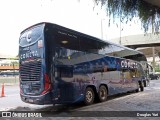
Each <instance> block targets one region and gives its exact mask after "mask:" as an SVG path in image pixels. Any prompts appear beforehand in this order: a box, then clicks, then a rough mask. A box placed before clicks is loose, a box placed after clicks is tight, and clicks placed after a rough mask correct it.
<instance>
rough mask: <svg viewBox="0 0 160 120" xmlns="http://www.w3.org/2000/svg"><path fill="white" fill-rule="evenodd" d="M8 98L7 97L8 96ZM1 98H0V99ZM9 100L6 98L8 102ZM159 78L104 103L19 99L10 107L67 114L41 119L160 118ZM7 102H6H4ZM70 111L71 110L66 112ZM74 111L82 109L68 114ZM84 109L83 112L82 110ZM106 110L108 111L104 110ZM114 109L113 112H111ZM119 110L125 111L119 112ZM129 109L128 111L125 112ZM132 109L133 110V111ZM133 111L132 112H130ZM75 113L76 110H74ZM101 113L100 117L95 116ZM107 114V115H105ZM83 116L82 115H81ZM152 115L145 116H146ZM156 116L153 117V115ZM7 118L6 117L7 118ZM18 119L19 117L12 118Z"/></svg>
mask: <svg viewBox="0 0 160 120" xmlns="http://www.w3.org/2000/svg"><path fill="white" fill-rule="evenodd" d="M8 98H9V97H8ZM1 99H2V98H0V101H1ZM18 99H19V98H18ZM10 101H11V100H8V103H10ZM159 103H160V80H153V81H151V84H150V86H149V87H146V88H145V90H144V92H139V93H127V94H122V95H116V96H112V97H109V99H108V101H106V102H104V103H95V104H93V105H90V106H84V105H83V104H82V103H81V104H76V105H56V106H41V107H38V106H36V105H32V106H29V105H30V104H27V105H28V106H26V105H24V104H20V100H19V101H18V104H17V107H14V108H12V109H11V110H13V111H34V112H38V111H47V113H49V112H52V114H54V113H55V111H56V115H58V116H69V117H50V118H46V117H45V118H41V119H47V120H50V119H57V120H62V119H63V120H64V119H68V120H74V119H79V120H81V119H84V120H89V119H93V120H97V119H100V120H101V119H102V120H106V119H107V120H114V119H116V120H124V119H129V120H135V119H136V120H142V119H143V120H150V119H157V120H159V119H160V105H159ZM5 104H7V103H5ZM68 111H72V112H68ZM76 111H78V112H79V111H83V112H80V113H78V115H79V117H74V116H70V115H71V114H72V115H74V112H76ZM84 111H85V112H84ZM106 111H108V112H106ZM112 111H115V112H112ZM120 111H126V113H125V112H120ZM127 111H129V112H127ZM133 111H134V112H133ZM132 112H133V113H132ZM124 113H125V114H126V116H134V117H119V116H123V115H125V114H124ZM76 114H77V112H76ZM100 114H101V115H102V117H97V116H100ZM107 114H108V115H107ZM113 114H114V115H115V116H117V117H108V116H113ZM83 115H84V116H85V117H82V116H83ZM150 115H151V116H152V117H147V116H150ZM154 115H155V116H158V117H153V116H154ZM138 116H146V117H138ZM7 119H8V118H7ZM14 119H20V118H14ZM24 119H31V118H24ZM34 119H35V120H38V119H39V118H37V119H36V118H34Z"/></svg>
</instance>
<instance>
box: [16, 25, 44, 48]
mask: <svg viewBox="0 0 160 120" xmlns="http://www.w3.org/2000/svg"><path fill="white" fill-rule="evenodd" d="M42 35H43V25H38V26H35V27H33V28H31V29H28V30H27V31H25V32H23V33H22V35H21V36H20V41H19V45H20V46H21V47H26V46H29V45H31V44H34V43H35V42H37V41H38V40H39V39H41V37H42Z"/></svg>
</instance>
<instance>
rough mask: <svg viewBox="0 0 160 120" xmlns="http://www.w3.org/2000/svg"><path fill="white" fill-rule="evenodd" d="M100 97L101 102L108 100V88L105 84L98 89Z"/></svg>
mask: <svg viewBox="0 0 160 120" xmlns="http://www.w3.org/2000/svg"><path fill="white" fill-rule="evenodd" d="M98 97H99V101H100V102H104V101H106V100H107V88H106V87H105V86H104V85H101V86H100V88H99V91H98Z"/></svg>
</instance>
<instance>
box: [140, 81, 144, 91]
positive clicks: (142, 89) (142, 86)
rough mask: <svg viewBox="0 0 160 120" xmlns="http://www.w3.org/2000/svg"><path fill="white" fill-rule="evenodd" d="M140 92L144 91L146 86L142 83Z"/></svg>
mask: <svg viewBox="0 0 160 120" xmlns="http://www.w3.org/2000/svg"><path fill="white" fill-rule="evenodd" d="M140 91H144V84H143V82H140Z"/></svg>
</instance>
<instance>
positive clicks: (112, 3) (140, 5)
mask: <svg viewBox="0 0 160 120" xmlns="http://www.w3.org/2000/svg"><path fill="white" fill-rule="evenodd" d="M95 1H96V2H97V3H99V2H101V4H102V6H106V12H107V14H108V15H109V17H110V19H113V22H115V18H117V17H119V18H121V22H126V23H127V22H128V21H131V20H132V18H133V17H139V19H140V21H141V23H142V28H143V29H144V32H147V31H148V30H149V27H152V26H153V30H154V32H156V33H157V32H158V31H159V26H160V8H159V7H156V6H153V5H151V4H149V3H147V2H145V1H144V0H95ZM109 22H110V20H109Z"/></svg>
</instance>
